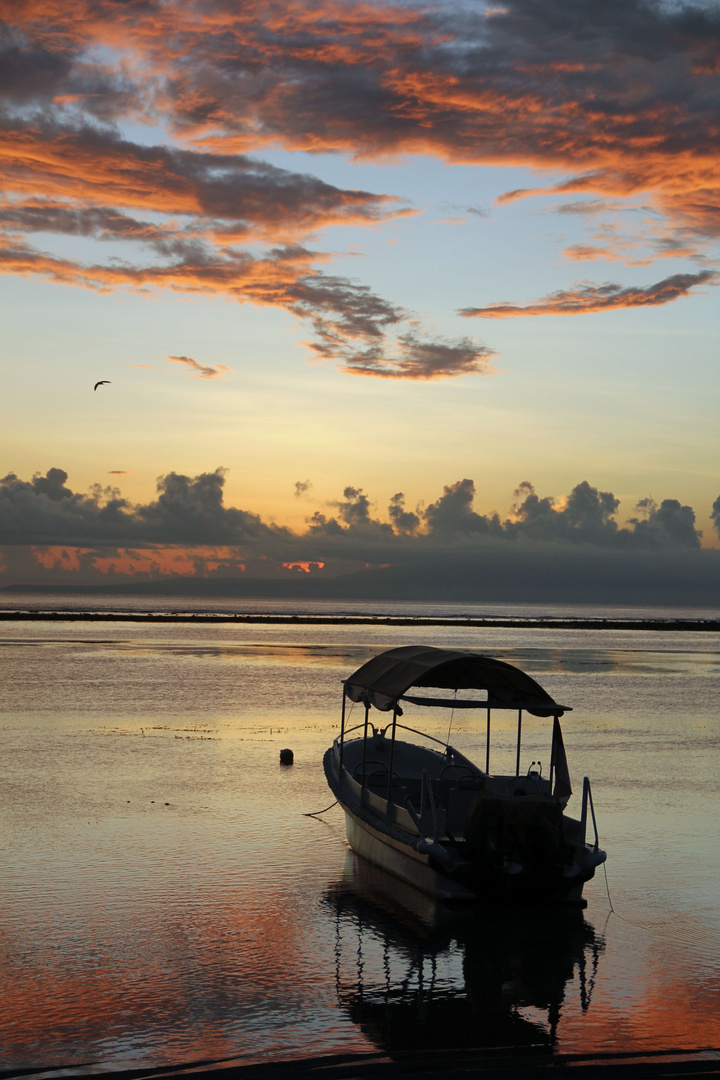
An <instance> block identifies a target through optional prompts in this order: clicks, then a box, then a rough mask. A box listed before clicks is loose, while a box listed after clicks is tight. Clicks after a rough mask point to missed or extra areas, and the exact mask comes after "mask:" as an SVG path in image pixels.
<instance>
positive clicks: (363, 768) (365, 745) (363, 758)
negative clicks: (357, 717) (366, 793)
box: [362, 701, 370, 787]
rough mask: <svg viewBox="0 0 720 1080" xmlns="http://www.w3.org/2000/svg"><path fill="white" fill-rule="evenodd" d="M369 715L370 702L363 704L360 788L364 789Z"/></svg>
mask: <svg viewBox="0 0 720 1080" xmlns="http://www.w3.org/2000/svg"><path fill="white" fill-rule="evenodd" d="M369 715H370V702H369V701H366V702H365V730H364V732H363V756H362V786H363V787H365V763H366V761H367V729H368V716H369Z"/></svg>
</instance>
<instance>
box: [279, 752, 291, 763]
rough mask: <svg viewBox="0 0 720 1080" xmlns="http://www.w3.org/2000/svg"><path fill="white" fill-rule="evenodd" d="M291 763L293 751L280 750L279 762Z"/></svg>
mask: <svg viewBox="0 0 720 1080" xmlns="http://www.w3.org/2000/svg"><path fill="white" fill-rule="evenodd" d="M292 763H293V752H292V750H281V751H280V764H281V765H292Z"/></svg>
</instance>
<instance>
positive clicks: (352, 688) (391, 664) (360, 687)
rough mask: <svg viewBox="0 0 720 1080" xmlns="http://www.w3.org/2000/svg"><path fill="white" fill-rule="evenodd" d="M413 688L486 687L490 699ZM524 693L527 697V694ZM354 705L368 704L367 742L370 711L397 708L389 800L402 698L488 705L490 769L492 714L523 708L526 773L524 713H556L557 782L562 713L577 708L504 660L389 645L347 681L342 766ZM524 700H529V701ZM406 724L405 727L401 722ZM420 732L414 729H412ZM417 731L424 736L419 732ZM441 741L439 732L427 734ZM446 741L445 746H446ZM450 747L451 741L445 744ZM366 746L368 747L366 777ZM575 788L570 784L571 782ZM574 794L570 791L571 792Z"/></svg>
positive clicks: (553, 747)
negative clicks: (444, 695)
mask: <svg viewBox="0 0 720 1080" xmlns="http://www.w3.org/2000/svg"><path fill="white" fill-rule="evenodd" d="M413 686H423V687H431V688H434V689H446V690H447V689H453V690H454V691H455V693H456V694H457V691H458V690H459V689H465V690H471V689H472V690H486V691H487V694H488V697H487V699H486V700H481V701H478V700H475V701H469V700H467V699H461V700H457V698H454V699H453V698H442V697H437V698H435V697H422V696H416V695H409V694H407V691H408V690H409V689H411V688H412V687H413ZM521 695H522V696H521ZM348 697H349V698H350V700H351V701H352V702H354V703H360V702H362V703H363V705H364V706H365V720H364V725H363V740H364V743H365V744H366V743H367V737H368V725H369V714H370V708H371V706H374V707H375V708H377V709H378V710H379V711H381V712H389V711H390V709H392V734H391V746H390V765H389V775H388V799H390V794H391V787H392V767H393V761H394V753H395V737H396V732H397V726H398V723H397V721H398V716H402V715H403V712H402V708H401V707H400V705H399V702H400V701H407V702H409V703H411V704H414V705H420V706H428V707H431V708H432V707H434V708H443V707H445V708H453V709H484V710H485V711H486V750H485V772H486V773H488V774H489V772H490V731H491V714H492V710H493V709H494V708H495V709H504V710H509V709H513V710H514V709H517V712H518V726H517V747H516V758H515V775H516V776H519V775H520V749H521V741H522V714H523V711H527V712H530V713H531V714H532V715H535V716H540V717H546V718H549V717H551V716H552V717H553V734H552V743H551V749H550V772H549V781H550V785H551V786H552V783H553V779H554V778H555V772H556V767H557V758H558V753H559V752H561V753H562V754H563V756H564V748H563V749H562V750H560V747H561V746H562V733H561V731H560V724H559V717H560V716H562V715H563V713H565V712H570V711H572V710H571V709H570V708H569V706H566V705H559V704H558V703H557V702H556V701H554V700H553V699H552V698H551V697H550V695H549V694H548V693H547V692H546V691H545V690H543V688H542V687H541V686H540V685H539V684H538V683H537V682H535V680H534V679H532V678H531V677H530V676H529V675H526V674H525V672H523V671H521V670H520V669H519V668H516V667H513V666H512V664H507V663H505V661H503V660H495V659H494V658H492V657H488V656H483V655H482V654H480V653H472V652H470V651H468V650H459V649H439V648H435V647H434V646H416V645H408V646H402V647H400V648H397V649H389V650H386V651H385V652H383V653H380V654H379V655H378V656H375V657H373V658H372V659H371V660H369V661H368V662H367V663H365V664H363V665H362V667H360V668H358V670H357V671H356V672H354V674H353V675H351V676H350V677H349V678H348V679H346V680H344V685H343V699H342V715H341V722H340V739H339V743H340V766H341V767H342V763H343V745H344V740H345V719H346V701H347V698H348ZM523 698H524V700H523ZM400 726H401V727H403V726H404V725H400ZM408 730H414V729H408ZM417 734H420V733H419V732H418V733H417ZM426 737H427V738H430V739H432V740H433V741H435V742H439V740H436V739H434V738H433V736H426ZM440 745H443V744H440ZM444 745H446V746H447V744H444ZM364 763H365V746H364V747H363V775H364V771H365V770H364ZM568 786H569V785H568ZM568 794H569V792H568Z"/></svg>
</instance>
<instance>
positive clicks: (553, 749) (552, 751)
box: [549, 716, 557, 791]
mask: <svg viewBox="0 0 720 1080" xmlns="http://www.w3.org/2000/svg"><path fill="white" fill-rule="evenodd" d="M556 730H557V716H555V717H553V733H552V743H551V744H550V775H549V780H550V790H551V791H552V786H553V777H554V775H555V756H556V740H555V732H556Z"/></svg>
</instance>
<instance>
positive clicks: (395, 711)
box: [387, 701, 398, 810]
mask: <svg viewBox="0 0 720 1080" xmlns="http://www.w3.org/2000/svg"><path fill="white" fill-rule="evenodd" d="M397 718H398V706H397V701H396V702H395V704H394V706H393V719H392V739H391V741H390V767H389V769H388V789H387V801H388V810H389V809H390V805H389V804H390V796H391V795H392V778H393V763H394V758H395V729H396V728H397Z"/></svg>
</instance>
